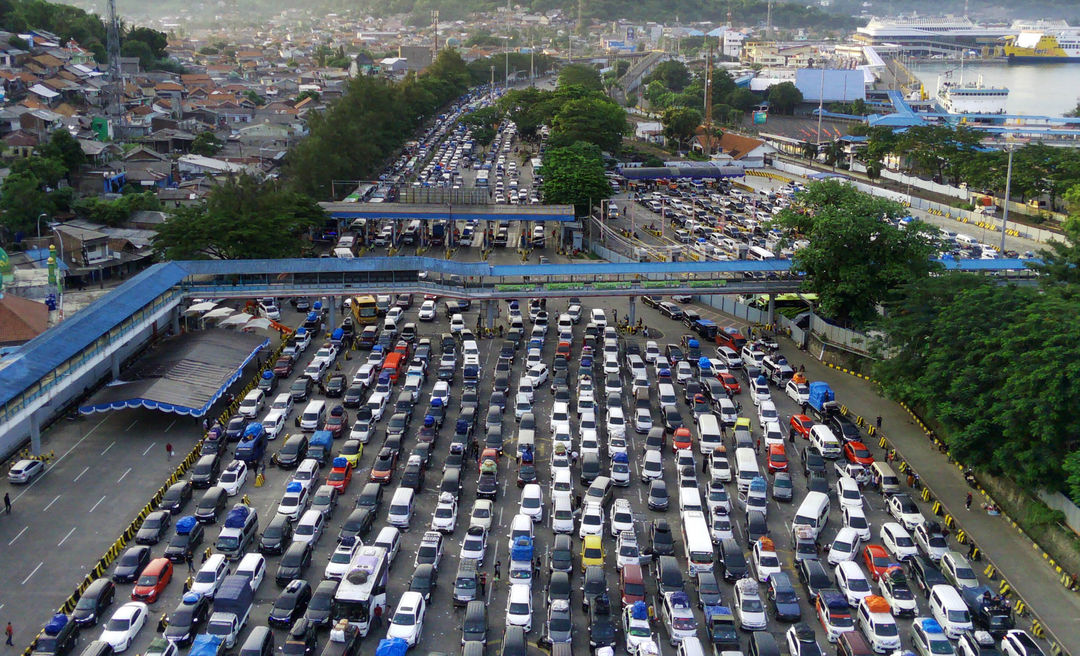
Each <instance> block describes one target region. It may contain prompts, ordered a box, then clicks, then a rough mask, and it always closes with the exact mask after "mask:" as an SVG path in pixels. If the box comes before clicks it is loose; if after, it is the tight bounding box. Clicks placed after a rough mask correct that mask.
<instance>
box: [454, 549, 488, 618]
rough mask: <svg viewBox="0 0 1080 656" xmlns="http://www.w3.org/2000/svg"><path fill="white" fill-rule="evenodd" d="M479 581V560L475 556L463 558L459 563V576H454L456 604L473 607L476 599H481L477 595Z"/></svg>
mask: <svg viewBox="0 0 1080 656" xmlns="http://www.w3.org/2000/svg"><path fill="white" fill-rule="evenodd" d="M479 581H480V575H479V573H478V572H477V561H476V560H475V559H473V558H462V559H461V562H460V563H459V564H458V570H457V576H455V577H454V606H466V605H468V606H470V607H471V606H472V604H473V602H474V601H476V600H478V599H480V597H478V596H477V591H478V590H479V588H480V586H479ZM480 603H483V601H481V602H480Z"/></svg>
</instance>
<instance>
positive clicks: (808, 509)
mask: <svg viewBox="0 0 1080 656" xmlns="http://www.w3.org/2000/svg"><path fill="white" fill-rule="evenodd" d="M828 523H829V495H827V494H825V493H824V492H807V493H806V497H805V498H804V499H803V501H802V503H801V504H799V509H798V510H796V511H795V518H794V519H792V520H791V527H792V532H793V533H794V531H795V527H796V526H806V527H809V528H810V530H812V531H813V532H814V538H815V539H816V538H817V537H818V536H819V535H821V530H822V529H824V528H825V525H826V524H828Z"/></svg>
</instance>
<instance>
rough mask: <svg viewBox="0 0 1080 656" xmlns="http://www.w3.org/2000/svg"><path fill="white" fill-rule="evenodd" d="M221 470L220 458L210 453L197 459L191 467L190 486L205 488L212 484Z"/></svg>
mask: <svg viewBox="0 0 1080 656" xmlns="http://www.w3.org/2000/svg"><path fill="white" fill-rule="evenodd" d="M220 472H221V458H219V457H218V456H217V454H214V453H210V454H207V455H205V456H203V457H201V458H199V459H198V461H196V462H195V466H194V467H192V468H191V486H192V487H194V488H196V489H200V490H201V489H205V488H208V487H210V486H211V485H213V484H214V481H216V480H217V477H218V474H219V473H220Z"/></svg>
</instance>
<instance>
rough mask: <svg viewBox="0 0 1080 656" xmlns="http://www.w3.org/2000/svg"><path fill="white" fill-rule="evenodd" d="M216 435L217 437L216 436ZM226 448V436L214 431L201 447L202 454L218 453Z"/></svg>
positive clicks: (200, 453)
mask: <svg viewBox="0 0 1080 656" xmlns="http://www.w3.org/2000/svg"><path fill="white" fill-rule="evenodd" d="M215 436H216V437H215ZM224 450H225V436H224V435H218V434H217V433H212V434H210V435H209V436H207V438H206V439H205V440H203V443H202V446H200V447H199V455H200V456H209V455H218V454H220V453H222V452H223V451H224Z"/></svg>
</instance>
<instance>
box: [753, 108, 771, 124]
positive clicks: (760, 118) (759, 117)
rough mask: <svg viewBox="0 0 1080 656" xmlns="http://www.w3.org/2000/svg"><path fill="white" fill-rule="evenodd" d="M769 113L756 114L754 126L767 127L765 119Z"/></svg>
mask: <svg viewBox="0 0 1080 656" xmlns="http://www.w3.org/2000/svg"><path fill="white" fill-rule="evenodd" d="M767 116H768V113H766V112H763V111H756V112H754V125H765V119H766V117H767Z"/></svg>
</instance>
